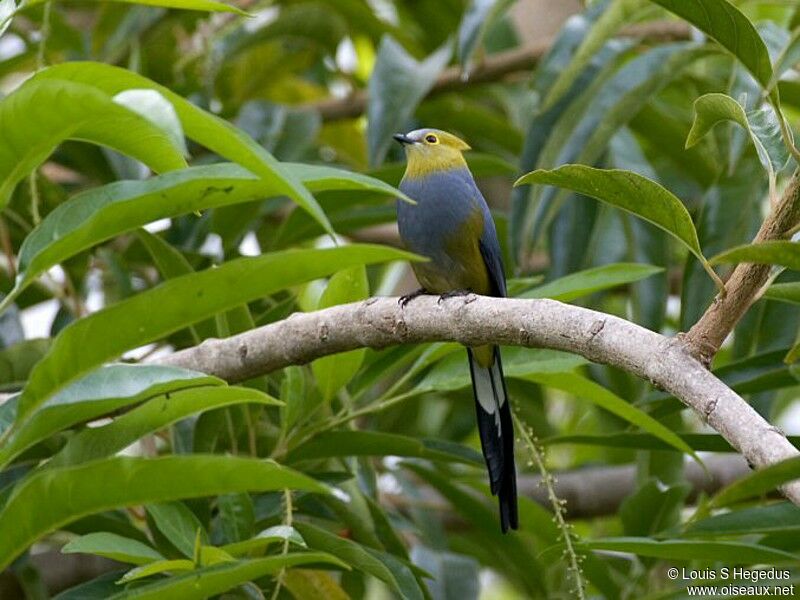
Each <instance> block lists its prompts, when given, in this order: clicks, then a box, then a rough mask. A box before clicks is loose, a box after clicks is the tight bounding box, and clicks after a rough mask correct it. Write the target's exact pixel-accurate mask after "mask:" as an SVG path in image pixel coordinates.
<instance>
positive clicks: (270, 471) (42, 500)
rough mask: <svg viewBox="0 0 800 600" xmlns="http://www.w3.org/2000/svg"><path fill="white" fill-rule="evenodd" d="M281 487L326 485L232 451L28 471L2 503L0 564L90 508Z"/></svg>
mask: <svg viewBox="0 0 800 600" xmlns="http://www.w3.org/2000/svg"><path fill="white" fill-rule="evenodd" d="M285 488H289V489H295V490H306V491H309V492H315V493H323V494H324V493H328V488H327V487H326V486H325V485H323V484H321V483H319V482H317V481H315V480H313V479H311V478H309V477H307V476H305V475H302V474H300V473H297V472H296V471H292V470H291V469H287V468H285V467H281V466H280V465H278V464H276V463H274V462H271V461H266V460H257V459H252V458H241V457H236V456H217V455H192V456H166V457H160V458H153V459H147V458H131V457H113V458H108V459H104V460H99V461H93V462H90V463H87V464H84V465H80V466H74V467H60V468H56V469H49V470H46V471H42V472H39V473H34V474H33V475H31V476H30V477H28V478H26V479H25V480H24V481H23V482H21V483H20V484H18V485H17V487H16V489H15V490H14V491H13V493H12V494H11V496H10V497H9V499H8V501H7V502H6V504H5V506H4V507H3V508H2V510H0V529H2V530H3V531H4V532H5V533H4V535H3V536H0V568H5V567H7V566H8V565H9V564H10V563H11V561H12V560H14V558H16V557H17V556H19V555H20V554H21V553H22V552H24V551H25V549H26V548H27V547H28V546H30V544H32V543H33V542H35V541H36V540H37V539H39V538H40V537H41V536H42V535H44V534H46V533H48V532H49V531H53V530H54V529H57V528H58V527H60V526H62V525H66V524H67V523H70V522H72V521H75V520H76V519H78V518H80V517H83V516H86V515H90V514H93V513H96V512H101V511H104V510H109V509H112V508H116V507H120V506H134V505H136V504H147V503H153V502H168V501H171V500H177V499H180V498H197V497H201V496H214V495H218V494H229V493H234V492H245V491H262V492H267V491H278V490H283V489H285ZM31 506H36V507H37V509H36V510H35V511H33V510H31Z"/></svg>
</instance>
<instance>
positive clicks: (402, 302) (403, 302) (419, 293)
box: [397, 288, 428, 308]
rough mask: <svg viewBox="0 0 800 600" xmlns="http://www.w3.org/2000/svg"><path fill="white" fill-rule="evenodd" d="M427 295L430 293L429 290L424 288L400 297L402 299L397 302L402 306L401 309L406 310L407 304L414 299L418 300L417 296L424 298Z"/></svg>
mask: <svg viewBox="0 0 800 600" xmlns="http://www.w3.org/2000/svg"><path fill="white" fill-rule="evenodd" d="M427 293H428V292H427V290H425V289H424V288H420V289H418V290H416V291H414V292H411V293H410V294H404V295H402V296H400V298H398V300H397V304H399V305H400V308H405V307H406V304H408V303H409V302H411V301H412V300H413V299H414V298H416V297H417V296H424V295H425V294H427Z"/></svg>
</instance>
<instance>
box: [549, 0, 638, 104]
mask: <svg viewBox="0 0 800 600" xmlns="http://www.w3.org/2000/svg"><path fill="white" fill-rule="evenodd" d="M651 12H653V8H652V7H649V6H647V3H646V1H645V0H613V1H612V2H611V4H610V6H609V7H608V8H607V9H606V10H604V11H603V13H602V14H601V15H600V18H598V19H597V22H596V23H594V24H593V25H592V28H591V29H590V30H589V32H588V33H587V35H586V36H585V37H584V38H583V39H582V40H581V43H580V45H579V46H578V47H577V48H576V49H575V53H574V54H573V56H572V59H571V60H570V61H569V64H568V65H567V66H566V67H565V68H563V69H562V70H560V71H559V73H558V75H557V77H556V79H555V81H553V83H552V86H551V87H550V89H549V91H548V93H547V95H546V96H545V98H544V100H543V102H542V106H541V107H540V108H539V110H540V111H541V112H545V111H547V110H549V109H550V108H552V107H553V105H554V104H555V103H556V102H557V101H558V100H559V99H560V98H561V97H562V96H563V95H564V94H566V93H567V92H568V91H569V89H570V88H571V87H572V85H573V84H574V83H575V80H576V79H577V78H578V76H579V75H580V74H581V73H582V72H583V71H584V69H585V68H586V66H587V65H588V64H589V63H590V62H591V60H592V59H593V58H594V57H595V56H596V55H597V53H598V51H599V50H600V49H601V48H602V46H603V45H604V44H605V43H606V42H607V41H608V39H609V38H611V37H612V36H614V34H615V33H616V32H617V31H618V30H619V29H620V28H621V27H622V26H623V25H625V24H627V23H631V22H634V21H638V20H640V19H641V18H642V17H644V16H646V15H647V14H648V13H651Z"/></svg>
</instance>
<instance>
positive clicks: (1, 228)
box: [0, 217, 17, 280]
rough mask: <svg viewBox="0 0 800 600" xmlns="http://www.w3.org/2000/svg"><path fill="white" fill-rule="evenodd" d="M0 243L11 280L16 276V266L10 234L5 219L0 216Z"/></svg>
mask: <svg viewBox="0 0 800 600" xmlns="http://www.w3.org/2000/svg"><path fill="white" fill-rule="evenodd" d="M0 244H2V247H3V253H4V254H5V255H6V260H7V261H8V276H9V278H10V279H11V280H13V279H14V278H15V277H16V276H17V267H16V264H15V262H14V246H13V244H12V243H11V234H10V233H9V232H8V225H6V220H5V219H3V218H2V217H0Z"/></svg>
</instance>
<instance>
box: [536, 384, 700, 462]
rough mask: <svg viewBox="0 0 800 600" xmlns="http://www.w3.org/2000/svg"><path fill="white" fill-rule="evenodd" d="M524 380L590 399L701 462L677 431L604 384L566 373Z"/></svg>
mask: <svg viewBox="0 0 800 600" xmlns="http://www.w3.org/2000/svg"><path fill="white" fill-rule="evenodd" d="M525 379H528V380H530V381H534V382H536V383H540V384H542V385H546V386H548V387H552V388H555V389H557V390H563V391H565V392H568V393H570V394H573V395H574V396H576V397H578V398H583V399H585V400H589V401H590V402H592V403H593V404H596V405H597V406H599V407H600V408H602V409H604V410H607V411H608V412H610V413H612V414H614V415H617V416H618V417H620V418H621V419H624V420H625V421H627V422H629V423H632V424H633V425H636V426H637V427H640V428H642V429H644V430H645V431H647V432H648V433H651V434H652V435H654V436H656V437H657V438H659V439H660V440H662V441H664V442H665V443H667V444H669V445H670V446H672V447H673V448H676V449H678V450H680V451H682V452H686V453H687V454H690V455H691V456H692V457H693V458H694V459H695V460H697V461H698V462H701V461H700V459H699V457H698V456H697V454H696V453H695V451H694V450H692V448H691V446H689V444H687V443H686V442H685V441H684V440H683V439H681V437H680V436H679V435H678V434H676V433H675V432H674V431H672V430H670V429H669V428H667V427H665V426H664V425H662V424H661V423H659V422H658V421H656V420H655V419H654V418H653V417H651V416H650V415H648V414H647V413H645V412H644V411H642V410H641V409H639V408H636V407H635V406H633V405H632V404H631V403H629V402H626V401H625V400H623V399H622V398H620V397H619V396H617V395H616V394H614V393H613V392H611V391H610V390H607V389H606V388H604V387H603V386H602V385H599V384H597V383H595V382H594V381H592V380H591V379H587V378H585V377H583V376H581V375H576V374H573V373H563V374H558V375H548V374H532V375H529V376H527V377H525ZM701 464H702V463H701Z"/></svg>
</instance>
